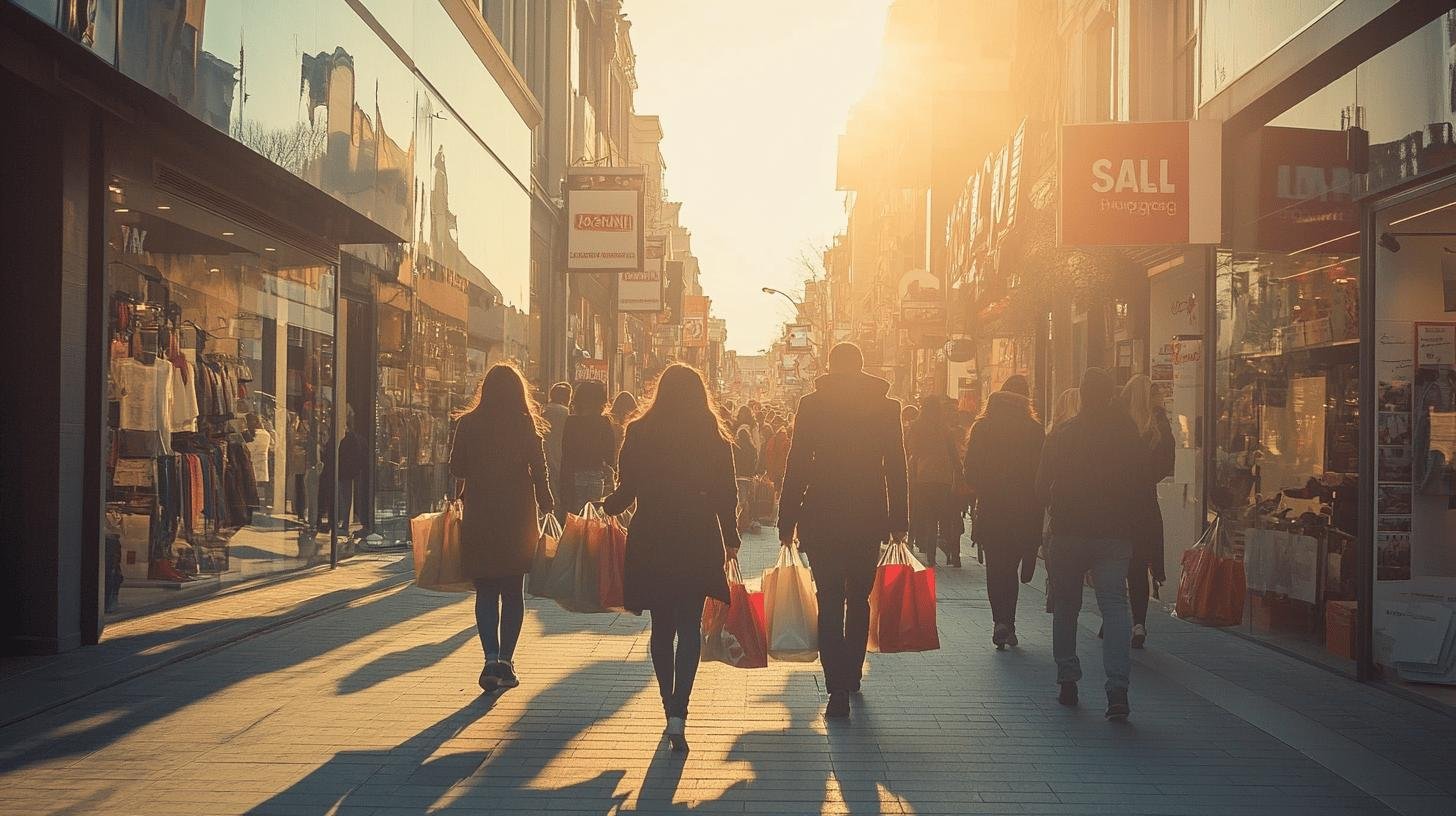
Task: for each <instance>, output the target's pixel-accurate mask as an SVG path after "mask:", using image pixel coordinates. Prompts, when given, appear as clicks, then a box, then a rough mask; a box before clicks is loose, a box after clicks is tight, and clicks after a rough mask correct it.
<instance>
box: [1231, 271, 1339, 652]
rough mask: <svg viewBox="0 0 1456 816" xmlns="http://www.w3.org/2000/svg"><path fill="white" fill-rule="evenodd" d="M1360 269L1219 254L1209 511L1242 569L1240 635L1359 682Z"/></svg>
mask: <svg viewBox="0 0 1456 816" xmlns="http://www.w3.org/2000/svg"><path fill="white" fill-rule="evenodd" d="M1359 277H1360V265H1359V259H1358V258H1352V257H1340V256H1337V255H1335V256H1331V255H1312V254H1309V253H1301V254H1296V255H1288V254H1284V253H1257V252H1231V251H1221V252H1219V253H1218V255H1217V266H1216V270H1215V281H1216V301H1215V304H1214V307H1215V313H1216V316H1217V321H1218V331H1217V341H1216V344H1215V357H1214V367H1215V371H1214V391H1215V395H1216V406H1217V414H1216V417H1215V419H1216V425H1215V429H1214V444H1215V450H1214V460H1213V473H1212V475H1211V478H1210V487H1209V505H1210V510H1211V511H1212V512H1214V513H1216V514H1217V515H1218V516H1219V521H1220V528H1221V529H1222V530H1223V531H1224V533H1225V534H1226V535H1227V536H1228V540H1229V541H1230V542H1231V543H1232V544H1233V547H1234V550H1235V552H1236V553H1237V554H1238V555H1239V556H1240V557H1242V559H1243V561H1244V570H1245V573H1246V576H1247V580H1248V587H1249V597H1248V603H1247V604H1246V605H1245V609H1246V612H1245V615H1246V620H1245V626H1246V628H1247V629H1248V630H1249V631H1250V632H1251V633H1253V634H1256V635H1259V636H1262V637H1268V638H1271V639H1275V640H1279V641H1281V642H1283V643H1284V644H1285V645H1286V646H1289V647H1291V648H1296V649H1299V650H1301V651H1304V652H1306V653H1309V654H1310V655H1312V656H1320V657H1324V658H1328V659H1331V660H1333V661H1337V662H1339V663H1340V664H1341V665H1342V666H1343V667H1345V668H1353V663H1352V662H1350V661H1352V660H1353V656H1354V654H1353V643H1354V641H1353V634H1354V628H1353V621H1354V615H1353V610H1354V604H1355V600H1356V587H1357V582H1358V580H1359V576H1358V575H1357V573H1356V563H1357V559H1356V552H1355V549H1354V545H1355V536H1356V534H1357V530H1358V519H1359V509H1358V506H1357V504H1356V501H1357V487H1358V479H1359V475H1358V473H1359V462H1358V460H1359V438H1360V427H1359V416H1358V396H1359V360H1358V354H1357V352H1358V343H1359V309H1360V304H1359V295H1358V293H1359Z"/></svg>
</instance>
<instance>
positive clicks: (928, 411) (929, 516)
mask: <svg viewBox="0 0 1456 816" xmlns="http://www.w3.org/2000/svg"><path fill="white" fill-rule="evenodd" d="M945 414H946V411H945V397H942V396H941V395H939V394H930V395H928V396H926V397H925V398H924V399H923V400H922V401H921V407H920V416H918V417H916V418H915V421H914V422H912V423H910V430H909V432H908V433H907V434H906V436H905V455H906V457H907V459H908V465H909V467H908V470H909V478H910V536H911V540H912V541H913V542H914V543H915V544H916V546H918V547H920V549H922V550H924V551H925V559H926V564H928V565H929V566H932V567H933V566H935V552H936V550H937V549H942V550H945V558H946V561H945V563H946V564H947V565H949V566H956V567H958V566H960V560H961V546H960V543H961V542H960V532H959V530H960V525H959V524H958V521H959V519H960V514H961V507H960V506H959V502H957V501H956V499H955V498H954V495H953V493H954V489H955V481H956V475H957V471H959V470H960V467H961V459H960V454H959V452H958V451H957V450H956V443H955V436H954V434H953V433H952V432H951V428H950V424H949V422H948V421H947V419H946V415H945Z"/></svg>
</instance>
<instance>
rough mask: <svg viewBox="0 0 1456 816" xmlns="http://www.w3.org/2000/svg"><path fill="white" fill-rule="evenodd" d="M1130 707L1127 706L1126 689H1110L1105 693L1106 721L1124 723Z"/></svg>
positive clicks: (1130, 710)
mask: <svg viewBox="0 0 1456 816" xmlns="http://www.w3.org/2000/svg"><path fill="white" fill-rule="evenodd" d="M1131 713H1132V707H1131V706H1129V705H1128V704H1127V689H1112V690H1111V691H1109V692H1107V714H1106V716H1107V719H1109V720H1112V721H1113V722H1126V721H1127V717H1128V715H1129V714H1131Z"/></svg>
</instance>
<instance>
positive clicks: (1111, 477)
mask: <svg viewBox="0 0 1456 816" xmlns="http://www.w3.org/2000/svg"><path fill="white" fill-rule="evenodd" d="M1114 391H1115V386H1114V384H1113V380H1112V376H1111V375H1110V374H1108V373H1107V372H1106V371H1104V370H1102V369H1100V368H1089V369H1087V372H1086V373H1085V374H1083V375H1082V384H1081V394H1082V411H1081V413H1079V414H1078V415H1077V416H1075V417H1073V418H1072V419H1069V420H1067V421H1066V422H1063V423H1062V424H1060V425H1058V426H1057V427H1055V428H1053V429H1052V432H1051V434H1050V435H1049V436H1047V439H1046V444H1045V445H1044V446H1043V447H1042V452H1041V465H1040V467H1039V468H1038V470H1037V476H1036V489H1037V494H1038V496H1040V498H1041V500H1042V502H1044V503H1045V504H1046V505H1047V506H1048V511H1049V513H1050V515H1051V544H1050V546H1049V548H1048V551H1047V569H1048V570H1049V571H1050V572H1051V578H1052V594H1053V596H1054V597H1053V606H1054V609H1053V617H1052V657H1053V658H1054V659H1055V660H1056V664H1057V682H1058V683H1059V684H1060V685H1061V694H1060V696H1059V698H1058V699H1059V700H1060V701H1061V702H1062V703H1063V704H1064V705H1076V703H1077V681H1078V680H1080V679H1082V666H1081V663H1080V662H1079V661H1078V660H1077V615H1078V613H1079V612H1081V610H1082V575H1083V574H1084V573H1086V572H1088V571H1089V570H1090V571H1091V573H1092V582H1093V585H1094V587H1095V589H1096V593H1097V606H1098V608H1099V609H1100V610H1101V612H1102V621H1103V628H1104V631H1105V635H1106V636H1105V638H1104V639H1103V641H1102V664H1103V670H1104V672H1105V673H1106V675H1107V685H1106V688H1107V718H1108V719H1111V720H1125V719H1127V716H1128V711H1129V709H1128V702H1127V687H1128V674H1129V673H1130V671H1131V667H1132V652H1131V646H1130V638H1131V635H1132V620H1131V617H1130V614H1129V611H1128V601H1127V584H1126V581H1127V565H1128V561H1129V560H1130V559H1131V557H1132V536H1133V517H1134V513H1135V511H1136V509H1137V506H1138V499H1139V497H1140V493H1141V491H1142V489H1143V483H1144V470H1145V468H1146V465H1145V464H1144V463H1145V462H1146V460H1147V457H1146V456H1145V455H1144V454H1143V450H1144V449H1145V447H1146V445H1145V444H1144V443H1143V441H1142V437H1140V436H1139V435H1138V432H1137V427H1136V426H1135V425H1134V424H1133V421H1132V418H1131V417H1129V416H1128V415H1127V413H1126V412H1125V411H1123V410H1122V409H1121V408H1120V407H1119V406H1118V405H1117V404H1116V403H1115V402H1114V401H1113V393H1114Z"/></svg>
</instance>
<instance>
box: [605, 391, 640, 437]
mask: <svg viewBox="0 0 1456 816" xmlns="http://www.w3.org/2000/svg"><path fill="white" fill-rule="evenodd" d="M608 413H609V415H610V416H611V417H612V429H613V430H614V431H615V432H616V434H617V447H618V448H621V447H622V435H623V434H625V433H626V432H627V423H628V422H630V421H631V419H632V417H633V416H634V415H635V414H636V413H637V398H636V397H634V396H632V392H631V391H618V392H617V396H615V397H613V398H612V410H611V411H609V412H608Z"/></svg>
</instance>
